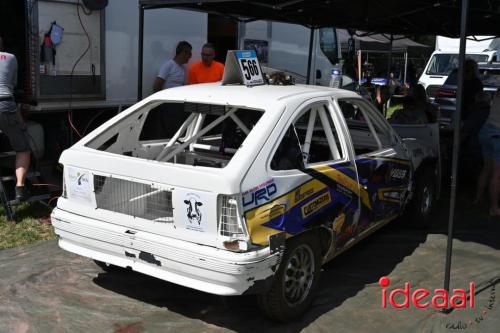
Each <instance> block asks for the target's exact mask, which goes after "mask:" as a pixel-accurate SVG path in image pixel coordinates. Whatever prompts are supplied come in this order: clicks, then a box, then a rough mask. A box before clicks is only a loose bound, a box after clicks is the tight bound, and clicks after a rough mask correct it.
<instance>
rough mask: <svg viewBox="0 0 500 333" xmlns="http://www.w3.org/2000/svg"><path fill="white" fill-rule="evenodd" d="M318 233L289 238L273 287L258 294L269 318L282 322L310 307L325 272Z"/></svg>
mask: <svg viewBox="0 0 500 333" xmlns="http://www.w3.org/2000/svg"><path fill="white" fill-rule="evenodd" d="M314 235H315V234H314V233H311V232H308V233H305V234H303V235H299V236H295V237H293V238H291V239H290V240H289V241H287V243H286V250H285V254H284V256H283V258H282V260H281V264H280V266H279V269H278V271H277V272H276V274H275V276H274V280H273V283H272V286H271V288H270V289H269V290H268V291H267V292H266V293H264V294H260V295H258V296H257V300H258V303H259V306H260V308H261V309H262V310H263V311H264V313H265V314H266V315H267V316H268V317H269V318H271V319H273V320H276V321H280V322H288V321H290V320H296V319H298V318H299V316H300V315H301V314H303V313H304V312H305V311H306V310H307V308H308V307H309V306H310V304H311V302H312V300H313V297H314V292H315V290H316V287H317V285H318V283H319V279H320V275H321V249H320V244H319V243H320V242H319V240H318V239H315V238H314Z"/></svg>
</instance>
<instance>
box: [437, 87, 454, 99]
mask: <svg viewBox="0 0 500 333" xmlns="http://www.w3.org/2000/svg"><path fill="white" fill-rule="evenodd" d="M456 96H457V91H456V90H455V89H447V88H439V90H438V92H437V97H447V98H450V97H456Z"/></svg>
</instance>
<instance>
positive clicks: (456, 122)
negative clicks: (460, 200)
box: [444, 0, 469, 311]
mask: <svg viewBox="0 0 500 333" xmlns="http://www.w3.org/2000/svg"><path fill="white" fill-rule="evenodd" d="M468 9H469V0H462V15H461V20H460V51H459V56H458V66H459V67H458V89H457V110H456V112H455V117H454V119H453V160H452V176H451V193H450V214H449V220H448V242H447V245H446V263H445V272H444V289H445V290H447V291H448V292H449V291H450V271H451V255H452V249H453V221H454V217H455V204H456V196H457V170H458V155H459V152H460V119H461V114H462V106H463V105H462V104H463V103H462V102H463V92H464V64H465V39H466V35H467V17H468V13H467V12H468ZM446 310H447V309H445V311H446Z"/></svg>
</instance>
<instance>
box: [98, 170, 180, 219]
mask: <svg viewBox="0 0 500 333" xmlns="http://www.w3.org/2000/svg"><path fill="white" fill-rule="evenodd" d="M94 190H95V198H96V203H97V208H101V209H106V210H110V211H113V212H117V213H122V214H127V215H131V216H134V217H140V218H143V219H147V220H153V221H156V222H173V208H172V192H170V191H165V190H160V189H156V188H154V187H152V186H151V185H148V184H142V183H136V182H132V181H128V180H123V179H119V178H112V177H104V176H98V175H95V176H94Z"/></svg>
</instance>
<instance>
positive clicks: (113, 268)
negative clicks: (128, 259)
mask: <svg viewBox="0 0 500 333" xmlns="http://www.w3.org/2000/svg"><path fill="white" fill-rule="evenodd" d="M94 262H95V264H96V265H97V266H99V267H100V268H101V269H102V270H103V271H105V272H107V273H111V272H119V271H123V270H125V268H122V267H120V266H116V265H111V264H107V263H105V262H103V261H99V260H94Z"/></svg>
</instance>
